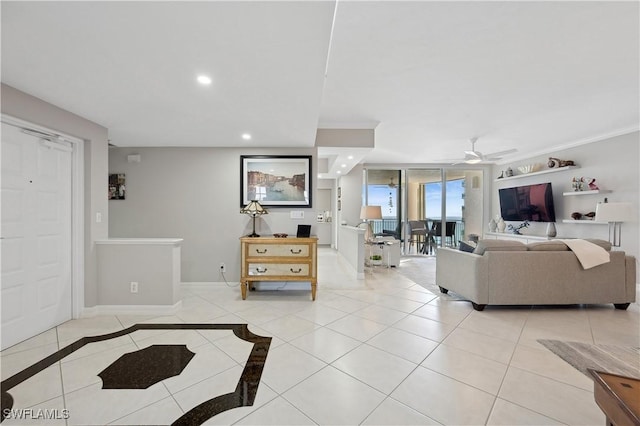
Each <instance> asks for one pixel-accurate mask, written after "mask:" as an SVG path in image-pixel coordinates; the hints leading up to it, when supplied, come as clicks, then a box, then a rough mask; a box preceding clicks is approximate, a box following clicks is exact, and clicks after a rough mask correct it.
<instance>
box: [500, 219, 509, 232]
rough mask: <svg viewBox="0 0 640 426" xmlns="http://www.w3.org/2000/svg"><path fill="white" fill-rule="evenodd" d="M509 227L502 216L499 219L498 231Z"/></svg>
mask: <svg viewBox="0 0 640 426" xmlns="http://www.w3.org/2000/svg"><path fill="white" fill-rule="evenodd" d="M506 227H507V224H506V223H504V219H502V218H500V220H499V221H498V232H504V229H505V228H506Z"/></svg>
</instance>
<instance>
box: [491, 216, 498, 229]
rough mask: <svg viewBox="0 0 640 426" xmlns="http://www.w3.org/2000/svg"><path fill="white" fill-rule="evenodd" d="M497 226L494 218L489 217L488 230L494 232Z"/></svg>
mask: <svg viewBox="0 0 640 426" xmlns="http://www.w3.org/2000/svg"><path fill="white" fill-rule="evenodd" d="M497 228H498V224H497V223H496V221H495V219H491V220H490V221H489V232H496V229H497Z"/></svg>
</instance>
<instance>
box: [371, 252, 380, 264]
mask: <svg viewBox="0 0 640 426" xmlns="http://www.w3.org/2000/svg"><path fill="white" fill-rule="evenodd" d="M369 260H371V264H372V265H382V255H379V254H372V255H371V256H369Z"/></svg>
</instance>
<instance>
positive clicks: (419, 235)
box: [409, 220, 429, 253]
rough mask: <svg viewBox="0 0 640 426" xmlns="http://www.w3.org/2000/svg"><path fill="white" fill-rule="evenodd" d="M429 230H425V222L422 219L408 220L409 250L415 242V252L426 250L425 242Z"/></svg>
mask: <svg viewBox="0 0 640 426" xmlns="http://www.w3.org/2000/svg"><path fill="white" fill-rule="evenodd" d="M428 235H429V231H428V230H427V224H426V222H425V221H423V220H410V221H409V251H411V246H413V243H416V252H417V253H425V252H426V250H425V249H426V242H427V237H428Z"/></svg>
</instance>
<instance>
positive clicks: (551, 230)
mask: <svg viewBox="0 0 640 426" xmlns="http://www.w3.org/2000/svg"><path fill="white" fill-rule="evenodd" d="M556 235H557V233H556V224H555V223H554V222H549V223H548V224H547V237H549V238H553V237H555V236H556Z"/></svg>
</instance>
